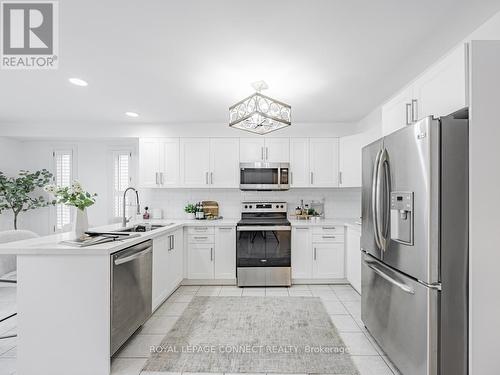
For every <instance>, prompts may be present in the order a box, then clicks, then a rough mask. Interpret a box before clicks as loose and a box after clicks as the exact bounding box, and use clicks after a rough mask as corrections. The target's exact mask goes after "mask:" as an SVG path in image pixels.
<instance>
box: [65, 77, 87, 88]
mask: <svg viewBox="0 0 500 375" xmlns="http://www.w3.org/2000/svg"><path fill="white" fill-rule="evenodd" d="M68 81H69V82H70V83H72V84H73V85H76V86H82V87H83V86H88V85H89V84H88V83H87V81H84V80H83V79H80V78H70V79H69V80H68Z"/></svg>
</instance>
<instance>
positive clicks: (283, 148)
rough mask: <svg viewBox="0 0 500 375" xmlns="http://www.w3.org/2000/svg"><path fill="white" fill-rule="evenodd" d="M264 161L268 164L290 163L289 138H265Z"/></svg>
mask: <svg viewBox="0 0 500 375" xmlns="http://www.w3.org/2000/svg"><path fill="white" fill-rule="evenodd" d="M264 161H266V162H270V163H287V162H289V161H290V139H289V138H266V140H265V145H264Z"/></svg>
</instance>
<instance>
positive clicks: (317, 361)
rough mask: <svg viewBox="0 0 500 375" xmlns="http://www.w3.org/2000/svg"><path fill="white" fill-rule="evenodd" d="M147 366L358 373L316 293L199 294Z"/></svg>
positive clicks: (149, 368) (152, 368)
mask: <svg viewBox="0 0 500 375" xmlns="http://www.w3.org/2000/svg"><path fill="white" fill-rule="evenodd" d="M143 371H146V372H155V371H157V372H218V373H294V374H297V373H302V374H311V373H322V374H349V375H357V374H359V373H358V371H357V369H356V367H355V365H354V363H353V362H352V360H351V358H350V355H349V354H348V353H347V351H346V346H345V345H344V343H343V341H342V339H341V338H340V336H339V334H338V332H337V330H336V329H335V327H334V325H333V324H332V322H331V321H330V317H329V316H328V314H327V312H326V310H325V308H324V306H323V303H322V302H321V300H320V299H319V298H316V297H283V298H280V297H275V298H269V297H195V298H193V300H192V301H191V303H190V304H189V305H188V307H187V308H186V310H185V311H184V313H183V315H182V316H181V317H180V318H179V320H178V321H177V322H176V324H175V325H174V327H173V328H172V329H171V330H170V332H169V333H168V334H167V335H166V336H165V338H164V339H163V341H162V343H161V344H160V345H159V346H158V347H156V348H155V351H154V352H153V353H152V355H151V356H150V358H149V359H148V361H147V363H146V365H145V367H144V369H143Z"/></svg>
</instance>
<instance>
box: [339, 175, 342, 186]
mask: <svg viewBox="0 0 500 375" xmlns="http://www.w3.org/2000/svg"><path fill="white" fill-rule="evenodd" d="M339 185H342V172H339Z"/></svg>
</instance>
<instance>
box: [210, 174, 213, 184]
mask: <svg viewBox="0 0 500 375" xmlns="http://www.w3.org/2000/svg"><path fill="white" fill-rule="evenodd" d="M213 184H214V172H210V185H213Z"/></svg>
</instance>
